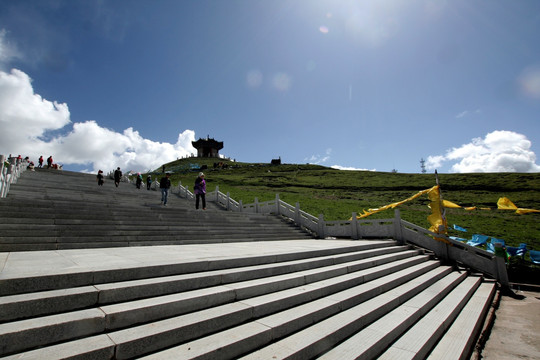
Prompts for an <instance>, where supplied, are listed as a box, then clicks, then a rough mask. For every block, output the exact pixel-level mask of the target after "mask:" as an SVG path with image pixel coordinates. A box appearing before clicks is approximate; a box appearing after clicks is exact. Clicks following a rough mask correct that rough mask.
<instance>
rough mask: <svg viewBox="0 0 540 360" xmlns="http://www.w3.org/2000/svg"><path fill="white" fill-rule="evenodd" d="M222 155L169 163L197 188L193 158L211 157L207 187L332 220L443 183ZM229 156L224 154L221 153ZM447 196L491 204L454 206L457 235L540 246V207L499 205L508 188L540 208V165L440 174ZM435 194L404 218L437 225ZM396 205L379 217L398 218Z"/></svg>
mask: <svg viewBox="0 0 540 360" xmlns="http://www.w3.org/2000/svg"><path fill="white" fill-rule="evenodd" d="M216 161H217V159H202V158H191V159H181V160H177V161H174V162H172V163H169V164H166V169H167V171H171V172H173V176H172V181H173V183H174V184H177V183H178V181H181V182H182V184H183V185H188V186H189V187H190V188H191V189H192V188H193V183H194V180H195V178H196V176H197V172H198V170H196V171H195V170H191V171H190V170H189V167H190V166H189V165H190V164H191V165H195V166H202V165H205V164H206V165H207V166H208V170H204V172H205V173H206V179H207V188H208V190H209V191H212V190H214V188H215V186H216V185H219V189H220V191H221V192H224V193H227V192H229V193H230V195H231V197H232V198H233V199H235V200H242V201H243V202H244V203H245V204H247V203H251V202H253V201H254V198H255V197H257V198H258V199H259V201H267V200H271V199H273V198H275V194H276V193H279V195H280V198H281V199H282V200H284V201H286V202H288V203H289V204H293V205H294V204H295V203H296V202H299V203H300V207H301V209H302V210H304V211H307V212H308V213H310V214H313V215H315V216H318V215H319V214H323V215H324V218H325V219H326V220H341V219H348V218H350V217H351V214H352V212H357V213H361V212H362V210H363V209H368V208H378V207H381V206H384V205H387V204H390V203H392V202H396V201H401V200H404V199H406V198H408V197H410V196H411V195H414V194H415V193H417V192H418V191H420V190H424V189H428V188H430V187H432V186H433V185H435V176H434V175H433V174H400V173H383V172H369V171H340V170H335V169H331V168H326V167H322V166H317V165H288V164H285V165H278V166H271V165H268V164H246V163H230V162H227V161H224V162H225V163H228V164H230V165H235V166H236V167H234V168H232V167H230V168H228V169H213V164H214V162H216ZM220 161H221V160H220ZM439 180H440V184H441V190H442V194H443V197H444V199H446V200H449V201H452V202H454V203H457V204H459V205H461V206H477V207H478V208H490V209H491V210H475V211H466V210H463V209H448V210H447V219H448V224H449V225H452V224H457V225H460V226H462V227H465V228H467V229H468V230H469V231H468V232H467V233H460V232H456V231H454V230H450V235H456V236H461V237H467V238H470V237H471V236H472V234H475V233H480V234H486V235H490V236H493V237H496V238H500V239H504V240H506V242H507V243H508V244H510V245H516V246H517V245H518V244H519V243H521V242H525V243H527V244H528V245H529V246H530V247H533V248H535V249H537V250H540V225H539V220H540V213H533V214H527V215H518V214H516V213H515V212H514V211H502V210H497V209H496V208H497V200H498V199H499V198H500V197H503V196H506V197H508V198H509V199H510V200H512V201H513V202H514V204H516V205H517V206H518V207H521V208H530V209H538V210H540V174H539V173H532V174H531V173H496V174H495V173H488V174H486V173H483V174H440V175H439ZM427 204H428V199H427V196H422V197H420V198H418V199H416V200H414V201H411V202H409V203H406V204H404V205H402V206H400V207H399V209H400V211H401V216H402V218H403V219H405V220H407V221H410V222H412V223H414V224H417V225H419V226H422V227H424V228H428V227H429V223H428V222H427V219H426V217H427V216H428V215H429V214H430V210H429V209H428V207H427ZM393 215H394V214H393V210H388V211H384V212H381V213H378V214H375V215H372V216H371V218H391V217H393Z"/></svg>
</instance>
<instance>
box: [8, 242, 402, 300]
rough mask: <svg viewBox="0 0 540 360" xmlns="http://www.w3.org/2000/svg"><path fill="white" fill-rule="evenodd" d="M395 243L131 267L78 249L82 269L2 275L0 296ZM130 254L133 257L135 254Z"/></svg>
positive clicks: (301, 244)
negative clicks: (87, 261)
mask: <svg viewBox="0 0 540 360" xmlns="http://www.w3.org/2000/svg"><path fill="white" fill-rule="evenodd" d="M395 245H396V242H395V241H390V240H370V241H361V242H358V243H356V242H352V243H347V246H340V245H336V246H334V247H330V248H321V249H318V248H316V249H313V248H310V247H306V245H305V242H303V241H299V245H298V246H297V247H295V251H289V252H286V253H280V252H275V253H274V252H272V253H270V254H267V253H262V254H257V255H252V256H232V257H227V258H223V259H220V258H218V259H206V257H205V256H204V255H205V253H204V252H203V253H201V257H200V258H195V259H192V258H190V259H192V260H189V261H187V260H185V259H182V258H181V256H180V255H177V252H173V254H174V260H170V259H168V260H165V261H162V260H160V259H153V258H152V255H149V256H150V259H152V261H150V262H149V263H148V262H147V263H145V265H144V266H143V265H137V266H134V265H133V264H132V263H129V264H128V265H124V266H122V263H118V264H117V263H116V262H115V266H114V267H104V268H101V267H100V266H99V261H100V260H102V258H103V257H104V256H106V255H105V254H104V253H103V251H100V250H99V249H98V250H97V251H96V253H95V254H94V253H93V252H92V251H87V252H84V255H83V254H82V253H81V251H78V252H77V253H76V257H86V258H88V259H90V260H92V262H91V264H92V266H89V267H87V268H84V269H85V270H82V269H80V268H74V269H73V271H70V268H67V269H63V270H62V271H60V270H58V271H56V270H54V268H53V269H52V270H50V271H51V272H47V271H41V270H40V271H39V272H36V271H32V272H29V273H28V274H25V273H22V274H13V275H5V274H2V281H0V295H1V296H6V295H17V294H25V293H31V292H36V291H47V290H59V289H66V288H74V287H80V286H87V285H95V284H104V283H112V282H120V281H131V280H142V279H149V278H156V277H163V276H172V275H180V274H190V273H197V272H203V271H213V270H222V269H230V268H238V267H246V266H257V265H265V264H266V265H270V264H274V263H280V262H286V261H294V260H303V259H304V260H307V259H312V258H317V257H325V256H339V255H346V254H348V253H351V252H360V251H370V250H376V249H384V248H393V247H395ZM187 246H188V247H189V245H187ZM242 246H243V245H242ZM246 246H249V247H250V248H251V247H253V248H256V246H252V245H248V244H246ZM194 248H195V249H199V248H200V247H199V246H196V247H194ZM212 248H214V247H212ZM234 248H236V247H234ZM138 249H139V248H137V253H138V252H139V250H138ZM141 249H143V250H144V252H145V253H149V254H152V250H151V249H145V248H141ZM165 249H167V248H165ZM277 249H278V248H277ZM224 250H225V249H224ZM158 251H159V250H158ZM184 251H188V250H182V252H184ZM158 253H159V252H158ZM64 256H66V255H62V258H63V257H64ZM132 256H134V257H137V255H136V254H134V255H132ZM40 257H41V255H40V254H38V253H36V254H25V253H22V254H21V256H18V254H17V253H14V254H12V255H11V258H13V259H16V261H17V260H18V259H19V258H24V259H26V260H25V262H24V263H23V264H24V265H26V266H28V267H31V266H32V265H33V263H34V262H35V260H37V259H39V258H40ZM177 258H178V259H177ZM34 259H35V260H34ZM56 259H58V258H54V259H53V260H50V261H58V260H56ZM112 259H114V260H115V261H116V259H117V257H116V256H115V254H113V255H112ZM72 261H75V260H74V259H71V258H69V262H68V264H70V266H71V263H72ZM109 262H110V260H109ZM94 263H95V265H94ZM109 266H110V265H109Z"/></svg>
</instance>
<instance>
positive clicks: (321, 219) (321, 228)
mask: <svg viewBox="0 0 540 360" xmlns="http://www.w3.org/2000/svg"><path fill="white" fill-rule="evenodd" d="M318 225H319V231H318V232H319V238H320V239H324V238H326V236H325V234H324V230H325V227H326V224H325V223H324V216H323V214H319V223H318Z"/></svg>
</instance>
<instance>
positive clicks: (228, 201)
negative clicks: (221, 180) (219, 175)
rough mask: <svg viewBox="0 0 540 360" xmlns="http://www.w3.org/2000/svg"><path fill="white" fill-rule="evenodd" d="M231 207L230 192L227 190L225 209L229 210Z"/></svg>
mask: <svg viewBox="0 0 540 360" xmlns="http://www.w3.org/2000/svg"><path fill="white" fill-rule="evenodd" d="M230 207H231V195H230V193H229V192H228V191H227V210H229V209H230Z"/></svg>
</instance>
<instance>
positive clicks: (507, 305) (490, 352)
mask: <svg viewBox="0 0 540 360" xmlns="http://www.w3.org/2000/svg"><path fill="white" fill-rule="evenodd" d="M516 295H517V296H516V297H510V296H503V297H502V299H501V303H500V305H499V308H498V309H497V312H496V313H495V314H496V318H495V323H494V324H493V328H492V329H491V333H490V335H489V338H488V341H487V343H486V346H485V347H484V349H483V351H482V354H481V356H482V358H483V359H488V360H514V359H531V360H532V359H540V293H538V292H531V291H516Z"/></svg>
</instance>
